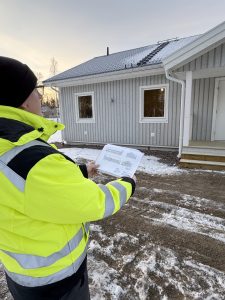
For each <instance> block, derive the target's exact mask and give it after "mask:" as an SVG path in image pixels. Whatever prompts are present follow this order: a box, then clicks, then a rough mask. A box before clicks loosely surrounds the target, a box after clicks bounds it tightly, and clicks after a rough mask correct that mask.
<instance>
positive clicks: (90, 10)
mask: <svg viewBox="0 0 225 300" xmlns="http://www.w3.org/2000/svg"><path fill="white" fill-rule="evenodd" d="M224 12H225V1H224V0H64V1H63V0H39V1H34V0H0V55H1V56H8V57H13V58H15V59H18V60H20V61H22V62H24V63H26V64H28V65H29V67H30V68H31V69H32V70H33V71H34V72H35V73H41V74H42V75H43V79H47V78H48V77H50V75H51V74H50V65H51V59H52V58H53V57H54V58H55V60H56V61H57V63H58V64H57V73H59V72H62V71H65V70H67V69H69V68H72V67H74V66H76V65H79V64H81V63H83V62H85V61H87V60H90V59H92V58H93V57H96V56H101V55H105V54H106V48H107V46H108V47H109V51H110V53H115V52H119V51H123V50H128V49H133V48H139V47H142V46H147V45H151V44H154V43H156V42H158V41H162V40H165V39H170V38H175V37H178V38H181V37H187V36H192V35H196V34H200V33H204V32H206V31H208V30H210V29H211V28H213V27H214V26H216V25H218V24H220V23H222V22H223V21H225V13H224Z"/></svg>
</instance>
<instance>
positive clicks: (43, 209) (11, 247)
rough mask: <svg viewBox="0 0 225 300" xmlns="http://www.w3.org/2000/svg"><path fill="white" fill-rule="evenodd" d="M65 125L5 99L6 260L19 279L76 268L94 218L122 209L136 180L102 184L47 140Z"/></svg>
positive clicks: (51, 277)
mask: <svg viewBox="0 0 225 300" xmlns="http://www.w3.org/2000/svg"><path fill="white" fill-rule="evenodd" d="M63 128H64V125H62V124H60V123H56V122H54V121H50V120H47V119H45V118H43V117H41V116H38V115H35V114H32V113H29V112H26V111H23V110H21V109H17V108H12V107H6V106H0V260H1V262H2V263H3V265H4V267H5V271H6V273H7V274H8V276H10V277H11V278H12V279H13V280H14V281H15V282H17V283H18V284H20V285H24V286H29V287H34V286H42V285H46V284H50V283H53V282H57V281H60V280H62V279H64V278H66V277H69V276H71V275H72V274H74V273H75V272H76V271H77V270H78V269H79V267H80V265H81V264H82V262H83V260H84V259H85V257H86V252H87V243H88V237H89V229H88V227H89V225H88V222H90V221H95V220H100V219H103V218H105V217H107V216H109V215H112V214H114V213H115V212H117V211H118V210H119V209H120V208H121V206H122V205H124V204H125V203H126V201H127V200H128V199H129V197H130V196H131V194H132V192H133V190H134V185H135V184H134V182H133V180H132V179H129V178H121V179H118V180H115V181H112V182H109V183H108V184H106V185H101V184H99V185H97V184H96V183H94V182H93V181H91V180H89V179H87V178H85V177H84V176H83V174H82V172H81V169H80V168H79V166H77V165H76V164H75V163H74V162H73V161H71V160H70V159H68V158H67V157H65V156H64V155H63V154H62V153H60V152H58V151H57V150H56V149H55V148H53V147H52V146H50V145H49V144H48V143H47V142H46V141H47V140H48V138H49V137H50V135H52V134H53V133H54V132H56V131H57V130H62V129H63Z"/></svg>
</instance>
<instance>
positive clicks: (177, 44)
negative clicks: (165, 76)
mask: <svg viewBox="0 0 225 300" xmlns="http://www.w3.org/2000/svg"><path fill="white" fill-rule="evenodd" d="M198 37H199V36H191V37H187V38H181V39H177V40H172V41H169V43H168V44H167V45H166V46H165V47H164V48H162V49H161V50H160V51H159V52H156V54H154V55H153V57H151V58H150V59H149V60H148V61H147V63H145V64H144V65H143V66H147V65H154V64H160V63H162V60H163V59H164V58H166V57H168V56H169V55H171V54H172V53H173V52H175V51H177V50H178V49H180V48H182V47H184V46H185V45H187V44H188V43H191V42H192V41H194V40H195V39H196V38H198ZM162 43H163V42H161V44H162ZM159 45H160V43H158V44H154V45H149V46H145V47H141V48H136V49H131V50H126V51H122V52H117V53H112V54H110V55H104V56H99V57H95V58H93V59H91V60H89V61H87V62H84V63H82V64H80V65H78V66H75V67H73V68H71V69H69V70H66V71H64V72H62V73H60V74H58V75H56V76H53V77H51V78H49V79H47V80H45V81H44V83H47V82H52V81H59V80H65V79H70V78H77V77H83V76H90V75H96V74H101V73H106V72H114V71H119V70H124V69H126V68H135V67H139V66H138V63H139V62H140V61H141V60H142V59H143V58H145V57H146V56H147V55H149V54H150V53H152V52H153V51H155V50H156V49H157V48H158V47H159ZM153 53H154V52H153Z"/></svg>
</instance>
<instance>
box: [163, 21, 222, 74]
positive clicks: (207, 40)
mask: <svg viewBox="0 0 225 300" xmlns="http://www.w3.org/2000/svg"><path fill="white" fill-rule="evenodd" d="M224 39H225V22H223V23H221V24H220V25H218V26H216V27H214V28H213V29H211V30H210V31H208V32H206V33H205V34H203V35H201V36H200V37H199V38H197V39H196V40H195V41H193V42H192V43H190V44H187V45H186V46H184V47H183V48H181V49H179V50H178V51H176V52H174V53H173V54H171V55H170V56H168V57H167V58H166V59H164V60H163V65H164V67H165V70H169V69H172V68H173V69H174V68H175V67H176V68H177V67H179V66H180V65H183V64H185V63H186V62H187V61H188V60H189V59H190V58H192V59H193V58H194V57H195V56H198V55H201V54H203V52H206V51H209V50H210V49H211V48H214V47H215V45H216V44H217V45H219V44H220V43H221V42H222V41H223V40H224ZM210 47H211V48H210Z"/></svg>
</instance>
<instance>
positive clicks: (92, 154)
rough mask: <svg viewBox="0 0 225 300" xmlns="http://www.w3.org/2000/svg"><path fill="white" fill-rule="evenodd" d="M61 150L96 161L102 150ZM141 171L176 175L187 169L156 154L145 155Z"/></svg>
mask: <svg viewBox="0 0 225 300" xmlns="http://www.w3.org/2000/svg"><path fill="white" fill-rule="evenodd" d="M59 150H60V151H61V152H63V153H64V154H66V155H67V156H69V157H70V158H72V159H73V160H77V159H79V158H84V159H86V160H93V161H95V160H96V159H97V157H98V156H99V154H100V152H101V150H97V149H89V148H63V149H59ZM137 171H139V172H145V173H147V174H152V175H154V174H157V175H174V174H183V173H184V172H187V171H185V170H181V169H179V168H178V167H173V166H172V167H171V166H168V165H166V164H164V163H160V162H159V158H158V157H155V156H147V155H145V156H144V157H143V158H142V160H141V163H140V165H139V167H138V169H137Z"/></svg>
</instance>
